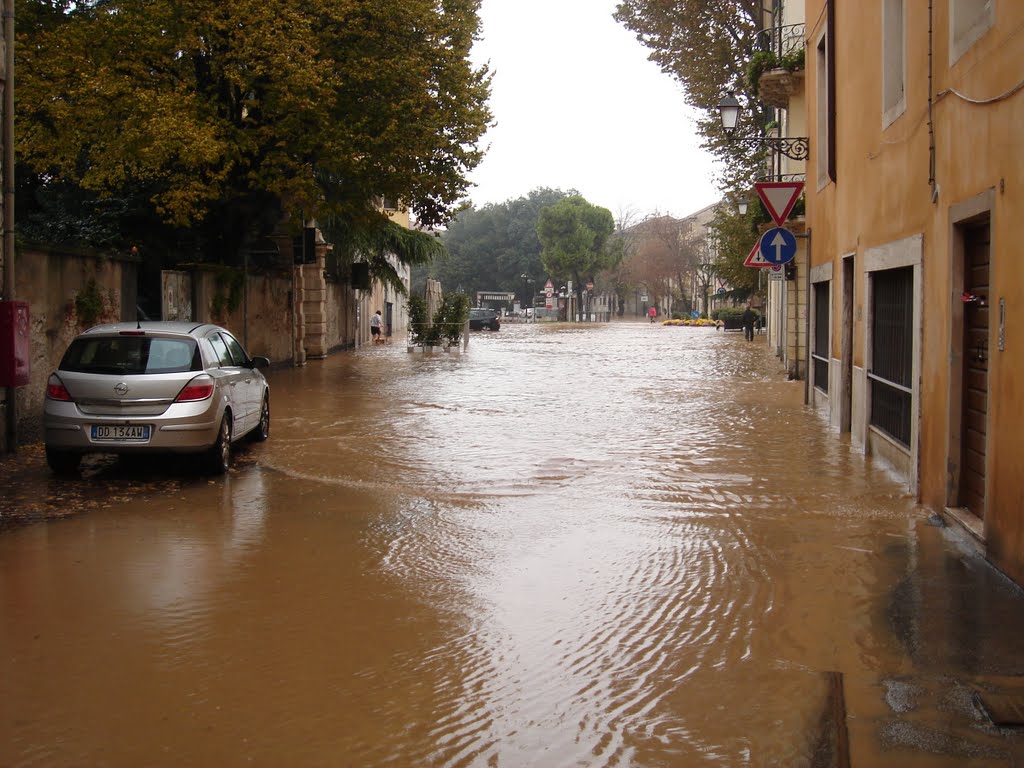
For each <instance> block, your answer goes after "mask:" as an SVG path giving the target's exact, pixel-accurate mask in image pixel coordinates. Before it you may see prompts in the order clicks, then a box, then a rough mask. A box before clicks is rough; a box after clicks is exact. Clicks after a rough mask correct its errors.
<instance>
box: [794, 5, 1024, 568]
mask: <svg viewBox="0 0 1024 768" xmlns="http://www.w3.org/2000/svg"><path fill="white" fill-rule="evenodd" d="M804 17H805V18H806V19H808V20H811V21H809V22H808V24H807V26H806V37H805V43H806V61H807V72H806V85H805V95H806V110H805V111H806V126H807V129H808V132H809V137H810V140H811V152H810V157H809V160H808V164H807V188H806V195H807V226H808V228H809V229H810V230H812V232H813V248H812V251H811V257H810V268H811V273H810V305H811V306H810V338H809V342H810V344H809V346H810V351H811V366H810V374H809V385H810V387H811V389H810V392H811V398H812V401H813V403H814V405H815V406H816V408H817V409H818V411H819V412H820V413H821V414H822V416H823V417H824V418H827V419H828V421H829V423H830V424H831V425H832V427H833V428H834V429H835V430H836V431H837V432H840V433H849V434H850V435H851V439H852V442H853V444H854V445H856V446H858V447H859V448H860V449H861V450H863V452H864V453H865V454H868V455H870V456H872V457H876V458H877V459H879V460H883V461H885V462H887V463H888V464H890V465H891V466H892V468H893V469H894V470H895V471H896V472H897V473H898V474H899V475H900V477H902V478H903V479H904V481H905V482H906V486H907V488H908V490H909V492H910V493H912V494H915V495H916V496H917V498H918V499H919V500H920V501H921V502H922V503H923V504H925V505H926V506H927V507H929V508H931V509H933V510H936V511H944V512H945V513H946V514H947V515H948V516H949V517H950V518H952V519H955V520H957V521H959V523H961V524H962V525H963V526H964V527H965V528H966V529H967V530H968V531H970V532H971V533H972V534H973V535H974V536H975V537H977V540H978V541H979V542H980V544H981V545H982V546H983V547H984V549H985V551H986V552H987V555H988V557H989V559H990V560H991V561H992V562H993V563H995V564H996V565H997V566H998V567H999V568H1001V569H1002V570H1003V571H1004V572H1006V573H1007V574H1008V575H1010V576H1011V577H1012V578H1013V579H1014V580H1016V581H1017V582H1018V583H1024V451H1022V450H1021V449H1022V447H1024V438H1022V437H1021V431H1020V430H1021V424H1024V387H1022V386H1021V383H1020V382H1021V380H1022V374H1024V330H1022V329H1024V322H1022V321H1024V277H1022V272H1021V269H1020V267H1019V263H1018V262H1019V259H1017V258H1016V253H1015V251H1016V244H1017V243H1018V242H1019V238H1020V237H1024V217H1021V216H1020V215H1019V214H1018V212H1019V211H1020V210H1021V205H1022V203H1024V188H1022V185H1024V133H1022V132H1021V128H1020V126H1021V125H1022V124H1024V67H1022V66H1021V65H1022V62H1024V36H1021V35H1020V34H1019V31H1020V29H1021V27H1022V25H1024V3H1019V2H1012V1H1011V0H935V2H932V3H918V2H913V0H880V2H876V3H839V2H836V1H835V0H806V3H805V5H804Z"/></svg>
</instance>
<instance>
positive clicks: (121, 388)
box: [114, 381, 128, 395]
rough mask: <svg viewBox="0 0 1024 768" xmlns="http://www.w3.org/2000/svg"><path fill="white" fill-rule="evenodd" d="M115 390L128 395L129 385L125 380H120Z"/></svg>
mask: <svg viewBox="0 0 1024 768" xmlns="http://www.w3.org/2000/svg"><path fill="white" fill-rule="evenodd" d="M114 391H115V392H117V394H119V395H127V394H128V385H127V384H125V383H124V382H123V381H119V382H117V384H115V385H114Z"/></svg>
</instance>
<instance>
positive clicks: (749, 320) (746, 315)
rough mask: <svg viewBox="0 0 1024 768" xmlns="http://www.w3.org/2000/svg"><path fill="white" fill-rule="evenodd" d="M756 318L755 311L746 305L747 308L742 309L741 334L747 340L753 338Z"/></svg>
mask: <svg viewBox="0 0 1024 768" xmlns="http://www.w3.org/2000/svg"><path fill="white" fill-rule="evenodd" d="M756 319H757V313H756V312H754V310H753V309H751V308H750V305H749V304H748V305H747V308H746V309H745V310H743V335H744V336H745V337H746V339H747V341H753V340H754V321H755V320H756Z"/></svg>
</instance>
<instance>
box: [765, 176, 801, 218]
mask: <svg viewBox="0 0 1024 768" xmlns="http://www.w3.org/2000/svg"><path fill="white" fill-rule="evenodd" d="M754 189H755V190H757V196H758V197H760V198H761V202H762V203H764V207H765V208H766V209H767V210H768V214H769V215H770V216H771V217H772V220H773V221H774V222H775V223H776V224H777V225H778V226H780V227H781V226H782V225H783V223H785V221H786V219H788V218H789V214H790V213H792V211H793V206H794V205H796V199H797V198H798V197H800V193H801V192H803V189H804V183H803V182H802V181H758V182H756V183H755V184H754Z"/></svg>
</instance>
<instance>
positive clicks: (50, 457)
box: [46, 446, 82, 475]
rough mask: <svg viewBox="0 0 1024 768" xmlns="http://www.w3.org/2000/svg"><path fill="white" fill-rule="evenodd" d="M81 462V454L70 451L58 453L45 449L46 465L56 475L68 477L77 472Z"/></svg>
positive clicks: (57, 451)
mask: <svg viewBox="0 0 1024 768" xmlns="http://www.w3.org/2000/svg"><path fill="white" fill-rule="evenodd" d="M81 461H82V456H81V454H78V453H73V452H71V451H59V450H57V449H56V448H50V447H49V446H47V448H46V463H47V464H49V465H50V469H52V470H53V471H54V472H56V473H57V474H58V475H70V474H72V473H73V472H76V471H78V465H79V463H81Z"/></svg>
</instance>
